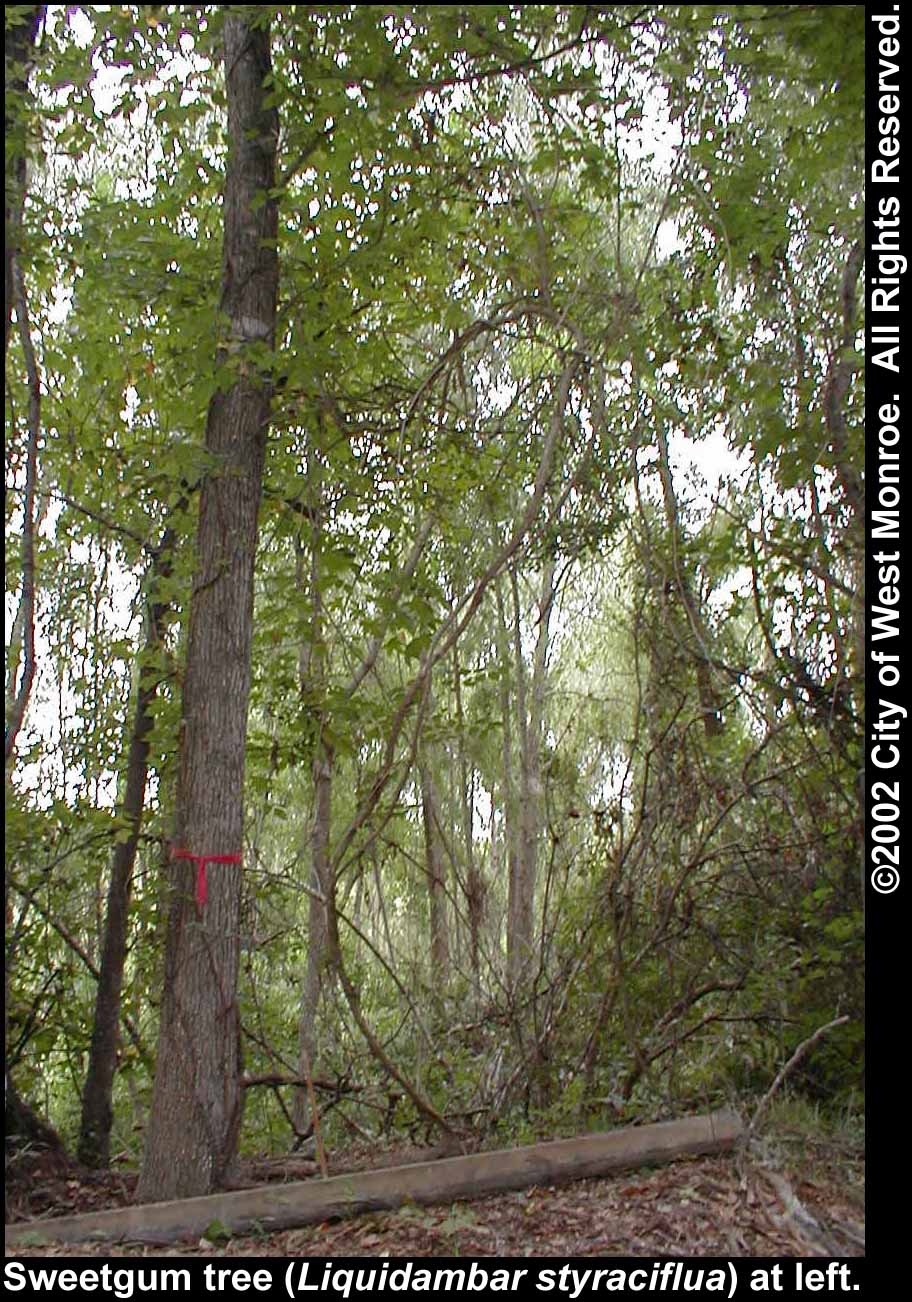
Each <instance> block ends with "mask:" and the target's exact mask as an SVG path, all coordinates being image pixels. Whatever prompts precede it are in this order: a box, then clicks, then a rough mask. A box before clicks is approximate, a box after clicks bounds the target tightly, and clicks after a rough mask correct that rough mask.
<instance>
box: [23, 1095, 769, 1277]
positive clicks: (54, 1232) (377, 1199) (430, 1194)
mask: <svg viewBox="0 0 912 1302" xmlns="http://www.w3.org/2000/svg"><path fill="white" fill-rule="evenodd" d="M743 1133H744V1127H743V1125H742V1123H741V1121H740V1119H739V1118H738V1117H737V1116H736V1115H735V1114H734V1113H732V1112H724V1111H723V1112H713V1113H711V1114H709V1115H708V1116H696V1117H684V1118H682V1119H681V1120H679V1121H661V1122H658V1123H656V1124H654V1125H649V1126H627V1127H624V1128H623V1129H620V1130H612V1131H609V1132H607V1133H603V1134H593V1135H584V1136H582V1137H581V1138H579V1139H557V1140H552V1141H550V1142H549V1143H545V1144H531V1145H529V1146H528V1147H525V1148H513V1149H504V1150H501V1151H498V1152H493V1153H473V1154H471V1155H469V1156H467V1157H446V1158H442V1159H441V1160H439V1161H436V1162H416V1163H414V1164H413V1165H411V1166H400V1167H396V1168H392V1169H390V1168H387V1169H384V1170H380V1171H358V1172H354V1173H352V1174H349V1175H336V1176H330V1177H329V1178H328V1179H325V1180H321V1179H313V1180H308V1181H303V1182H300V1183H297V1184H284V1185H278V1186H277V1185H269V1186H266V1187H265V1188H260V1189H253V1190H248V1189H245V1190H241V1191H239V1192H235V1193H222V1194H212V1195H210V1196H209V1197H204V1198H185V1199H182V1200H180V1201H177V1202H167V1203H147V1204H145V1205H143V1206H138V1207H125V1208H123V1209H120V1210H117V1211H107V1212H93V1213H91V1214H88V1215H84V1216H61V1217H59V1218H56V1219H52V1220H45V1221H26V1222H25V1223H23V1224H22V1225H13V1226H7V1229H6V1251H7V1255H15V1248H16V1245H17V1244H18V1245H21V1246H30V1247H31V1246H39V1245H41V1244H49V1243H80V1242H85V1241H88V1240H109V1239H110V1240H118V1239H126V1240H131V1241H134V1242H142V1243H172V1242H174V1241H175V1240H177V1239H186V1238H199V1237H201V1236H202V1235H203V1234H204V1233H205V1231H206V1229H207V1228H208V1227H210V1226H212V1225H213V1224H214V1223H218V1225H219V1227H220V1230H221V1232H222V1233H224V1232H226V1231H227V1232H230V1233H232V1234H244V1233H246V1232H248V1231H250V1230H253V1229H254V1228H256V1229H257V1230H258V1231H259V1232H263V1231H267V1232H268V1231H271V1230H273V1231H274V1230H287V1229H293V1228H295V1227H297V1226H300V1225H309V1224H313V1223H318V1222H320V1221H326V1220H331V1219H333V1218H341V1217H348V1216H356V1215H358V1214H359V1213H361V1212H370V1211H380V1210H389V1209H392V1208H396V1207H400V1206H401V1205H402V1204H403V1203H404V1202H407V1201H408V1202H414V1203H441V1202H442V1203H448V1202H454V1201H455V1200H457V1199H460V1198H463V1199H464V1198H478V1197H481V1196H482V1195H484V1194H491V1193H498V1192H501V1191H504V1190H508V1189H523V1188H526V1187H528V1186H530V1185H536V1184H539V1185H542V1184H544V1185H548V1184H557V1183H559V1182H561V1181H565V1180H583V1179H586V1178H589V1177H592V1176H604V1175H609V1174H610V1173H611V1172H613V1171H618V1170H621V1169H623V1168H625V1167H637V1166H654V1165H657V1164H660V1163H663V1162H672V1161H674V1159H675V1158H678V1157H682V1156H684V1155H685V1154H697V1153H721V1152H726V1151H728V1150H729V1149H731V1148H732V1147H733V1146H734V1144H735V1142H736V1141H737V1140H738V1139H739V1138H740V1137H741V1136H742V1134H743Z"/></svg>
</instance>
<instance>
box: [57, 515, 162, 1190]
mask: <svg viewBox="0 0 912 1302" xmlns="http://www.w3.org/2000/svg"><path fill="white" fill-rule="evenodd" d="M173 546H174V533H173V531H172V530H170V529H168V530H166V531H165V535H164V537H163V538H162V541H161V545H160V547H159V549H158V552H157V555H156V557H155V560H154V561H153V563H152V567H151V575H150V579H151V583H150V587H151V589H152V591H151V592H150V600H149V602H148V606H147V613H146V637H145V646H144V647H143V652H142V658H141V661H140V667H139V679H138V684H137V691H136V704H135V708H134V714H133V727H132V730H131V734H130V741H129V747H128V758H127V776H126V785H125V789H124V796H123V803H122V805H121V808H120V815H121V817H122V818H123V819H124V820H125V821H126V822H127V824H128V826H129V835H128V837H127V839H126V840H125V841H120V842H119V843H118V844H117V845H116V846H115V847H114V853H113V856H112V861H111V881H110V884H109V886H108V901H107V909H106V911H105V931H104V942H103V945H102V955H101V969H100V971H99V974H98V985H97V988H96V992H95V1020H94V1024H93V1027H92V1043H91V1046H90V1048H89V1066H88V1071H87V1073H86V1079H85V1085H84V1087H83V1092H82V1118H81V1121H80V1126H79V1146H78V1148H77V1156H78V1158H79V1160H80V1162H82V1163H84V1165H86V1166H90V1167H106V1166H107V1165H108V1162H109V1160H110V1155H111V1126H112V1124H113V1119H114V1114H113V1108H112V1103H111V1095H112V1091H113V1086H114V1071H115V1066H116V1060H117V1041H118V1028H119V1023H120V994H121V989H122V987H123V973H124V965H125V963H126V957H127V924H128V920H129V908H130V894H131V890H132V885H133V867H134V864H135V862H136V848H137V846H138V844H139V833H140V828H141V826H142V816H143V807H144V805H145V798H146V778H147V776H148V771H149V734H150V733H151V731H152V724H153V718H152V703H153V702H154V700H155V696H156V692H157V690H158V683H159V676H160V671H159V669H158V668H157V667H155V666H154V665H153V664H152V663H151V661H152V657H153V655H154V653H155V652H156V651H157V650H158V649H159V648H160V646H161V644H162V634H163V625H164V621H165V618H166V617H167V614H168V610H169V609H170V603H167V602H157V601H155V600H154V588H155V584H156V582H157V581H158V579H160V578H163V577H167V575H168V574H170V572H171V553H172V549H173Z"/></svg>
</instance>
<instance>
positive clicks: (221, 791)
mask: <svg viewBox="0 0 912 1302" xmlns="http://www.w3.org/2000/svg"><path fill="white" fill-rule="evenodd" d="M256 22H257V25H256V26H253V25H251V20H248V18H247V17H246V16H245V11H244V10H240V9H239V10H234V9H229V10H228V11H227V12H226V15H225V20H224V60H225V80H226V90H227V103H228V162H227V168H226V174H225V202H224V214H225V216H224V222H225V230H224V252H223V278H222V300H221V315H222V318H223V319H224V321H225V330H226V332H227V334H228V337H227V338H225V339H224V340H223V343H222V346H221V348H220V351H219V356H218V359H217V360H218V363H219V365H220V366H221V367H227V366H231V367H232V368H233V369H234V371H235V375H236V378H235V380H234V382H233V383H232V384H231V385H230V386H229V387H228V388H227V389H225V390H220V391H218V392H216V393H215V394H214V396H213V398H212V401H211V403H210V407H209V416H208V421H207V425H206V447H207V450H208V452H209V454H210V456H211V457H212V459H213V461H214V462H216V463H217V464H218V467H219V468H218V470H217V472H214V473H212V474H211V475H209V476H207V477H206V478H205V479H204V480H203V484H202V488H201V492H200V508H199V524H198V533H197V559H196V577H195V580H194V586H193V592H192V594H191V598H190V620H189V635H188V645H187V667H186V672H185V678H184V690H183V718H182V722H181V728H182V736H181V751H180V773H179V779H178V793H177V816H176V819H175V824H176V827H177V838H178V839H177V845H176V846H175V849H176V850H178V851H179V852H180V853H181V854H184V855H187V854H190V855H196V856H209V855H220V856H237V857H238V858H237V861H236V862H224V863H218V864H213V865H210V868H209V876H210V878H211V880H210V881H209V882H208V900H207V901H205V902H203V899H202V898H200V899H199V900H197V901H195V900H194V890H193V887H194V878H195V876H196V873H195V869H197V868H199V869H200V870H201V871H205V865H204V864H197V863H188V862H187V861H186V860H185V859H176V860H175V862H174V863H173V865H172V871H171V874H170V881H169V885H170V892H169V893H170V901H169V915H168V935H167V941H166V950H165V989H164V994H163V998H162V1012H161V1031H160V1039H159V1051H158V1067H157V1071H156V1075H155V1086H154V1090H153V1097H152V1110H151V1114H150V1118H149V1127H148V1132H147V1136H146V1148H145V1154H144V1160H143V1169H142V1174H141V1176H140V1182H139V1191H138V1192H139V1197H140V1198H141V1199H143V1200H160V1199H166V1198H181V1197H183V1198H187V1197H192V1196H194V1195H200V1194H206V1193H209V1192H211V1191H212V1190H213V1189H215V1188H217V1187H219V1186H220V1185H221V1184H223V1183H224V1180H225V1178H226V1176H227V1175H228V1173H229V1171H230V1168H231V1167H232V1164H233V1161H234V1158H235V1153H236V1148H237V1140H238V1134H239V1128H240V1119H241V1103H242V1092H241V1085H240V1026H239V1017H238V1007H237V974H238V960H239V914H240V901H241V865H240V853H241V849H242V837H243V830H244V829H243V798H244V749H245V741H246V731H247V705H248V697H249V693H250V654H251V639H252V625H253V572H254V559H255V554H256V543H257V514H258V509H259V503H260V496H261V490H262V477H263V462H264V455H265V445H266V433H267V428H268V424H269V408H270V397H271V373H264V372H263V371H262V369H258V368H262V365H263V354H264V350H267V351H269V352H271V350H272V349H273V348H274V342H275V321H276V298H277V289H278V254H277V249H276V238H277V228H278V216H277V207H276V200H275V197H274V187H275V156H276V146H277V138H278V115H277V113H276V111H275V109H274V108H271V107H267V106H266V102H265V101H266V100H267V98H268V97H269V96H271V95H272V91H271V89H270V88H268V87H265V86H264V79H265V78H266V77H267V76H268V75H269V74H270V72H271V59H270V52H269V30H268V27H267V26H266V25H265V24H260V22H259V20H258V19H257V20H256Z"/></svg>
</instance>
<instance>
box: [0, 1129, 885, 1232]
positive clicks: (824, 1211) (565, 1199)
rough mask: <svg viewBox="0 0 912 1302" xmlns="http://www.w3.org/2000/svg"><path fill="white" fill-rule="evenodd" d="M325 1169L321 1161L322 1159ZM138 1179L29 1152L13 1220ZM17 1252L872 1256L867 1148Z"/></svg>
mask: <svg viewBox="0 0 912 1302" xmlns="http://www.w3.org/2000/svg"><path fill="white" fill-rule="evenodd" d="M425 1156H427V1154H426V1153H424V1152H423V1151H422V1150H416V1149H414V1148H410V1149H396V1150H389V1149H387V1150H384V1151H382V1152H381V1151H378V1150H376V1149H374V1150H368V1149H367V1148H364V1149H361V1150H357V1151H355V1150H352V1151H349V1152H347V1153H345V1154H340V1155H339V1156H338V1158H337V1159H336V1161H335V1162H334V1163H333V1164H332V1166H331V1168H330V1173H331V1174H341V1173H343V1172H346V1171H358V1170H365V1169H368V1168H371V1167H383V1166H395V1165H401V1164H403V1163H404V1162H414V1161H421V1160H424V1158H425ZM305 1171H306V1164H303V1163H302V1162H301V1161H300V1160H298V1161H297V1162H290V1161H289V1162H287V1163H282V1162H278V1161H273V1162H272V1163H270V1162H259V1163H251V1164H249V1166H248V1169H247V1172H246V1174H247V1175H248V1176H250V1177H252V1178H251V1179H249V1181H245V1183H249V1184H251V1185H252V1184H253V1183H254V1182H255V1180H256V1179H259V1180H260V1181H262V1180H263V1176H264V1174H265V1173H269V1174H271V1175H273V1176H274V1177H276V1178H279V1179H286V1180H287V1179H300V1178H301V1177H302V1174H304V1173H305ZM314 1174H315V1176H316V1170H315V1168H314ZM134 1186H135V1176H134V1175H131V1174H129V1173H126V1172H119V1173H116V1172H112V1173H110V1174H107V1173H106V1174H99V1173H93V1172H86V1171H84V1170H79V1169H78V1168H75V1167H72V1166H67V1165H64V1164H63V1163H62V1162H61V1161H60V1160H56V1161H46V1162H44V1163H42V1160H41V1157H40V1155H37V1154H36V1155H34V1156H33V1157H31V1159H29V1160H23V1159H22V1158H21V1157H20V1158H19V1159H17V1161H16V1163H15V1164H14V1169H12V1170H11V1169H10V1168H9V1167H8V1168H7V1190H6V1201H7V1206H6V1211H7V1221H8V1222H21V1221H23V1220H31V1219H35V1218H39V1219H44V1218H45V1217H49V1216H66V1215H75V1214H77V1213H82V1212H91V1211H101V1210H103V1209H106V1208H112V1207H123V1206H126V1205H128V1204H129V1203H130V1202H131V1201H132V1195H133V1189H134ZM16 1255H17V1256H23V1257H25V1256H58V1255H60V1256H72V1255H80V1256H103V1257H142V1256H163V1255H164V1256H218V1257H489V1256H497V1257H501V1256H504V1257H516V1256H534V1257H613V1256H635V1257H640V1256H642V1257H655V1256H675V1257H678V1256H688V1257H709V1256H714V1257H754V1256H762V1257H777V1256H784V1257H806V1256H841V1257H854V1256H863V1255H864V1143H863V1140H859V1139H858V1138H854V1139H847V1138H846V1137H844V1136H843V1137H838V1138H834V1137H833V1136H820V1137H814V1136H810V1135H808V1134H807V1133H806V1132H803V1131H797V1132H796V1133H793V1134H789V1133H788V1131H787V1130H785V1131H784V1130H782V1129H780V1130H778V1131H777V1132H776V1134H775V1136H767V1137H766V1138H764V1139H763V1140H761V1141H754V1143H753V1145H752V1147H751V1149H750V1151H741V1152H739V1153H737V1154H735V1155H733V1156H727V1157H698V1158H692V1159H687V1160H679V1161H677V1162H675V1163H673V1164H672V1165H669V1166H663V1167H658V1168H653V1169H649V1170H646V1169H640V1170H635V1171H628V1172H625V1173H621V1174H619V1175H615V1176H613V1177H611V1178H606V1179H589V1180H580V1181H576V1182H574V1183H570V1184H563V1185H560V1186H546V1187H541V1186H535V1187H533V1188H529V1189H523V1190H520V1191H518V1192H514V1193H505V1194H497V1195H493V1196H488V1197H485V1198H479V1199H476V1200H475V1201H473V1202H459V1203H453V1204H450V1205H447V1206H439V1207H418V1206H415V1205H407V1206H405V1207H402V1208H400V1209H399V1210H398V1211H394V1212H382V1213H376V1212H375V1213H369V1214H365V1215H362V1216H357V1217H354V1218H352V1219H351V1220H344V1221H332V1222H327V1223H324V1224H322V1225H311V1226H306V1227H304V1228H301V1229H296V1230H286V1231H282V1232H277V1233H273V1234H260V1235H256V1236H238V1237H234V1238H231V1239H230V1240H228V1241H227V1242H218V1243H210V1242H209V1241H207V1240H206V1239H202V1240H200V1239H195V1240H194V1241H192V1242H179V1243H176V1244H173V1245H171V1246H170V1247H168V1248H162V1247H150V1246H149V1245H146V1244H141V1243H120V1244H117V1245H112V1244H81V1245H63V1246H59V1247H47V1246H42V1247H37V1246H36V1247H28V1248H24V1247H23V1248H17V1250H16Z"/></svg>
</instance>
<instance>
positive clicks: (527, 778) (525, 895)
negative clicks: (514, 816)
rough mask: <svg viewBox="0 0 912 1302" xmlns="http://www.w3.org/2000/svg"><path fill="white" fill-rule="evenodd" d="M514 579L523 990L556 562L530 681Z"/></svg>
mask: <svg viewBox="0 0 912 1302" xmlns="http://www.w3.org/2000/svg"><path fill="white" fill-rule="evenodd" d="M512 583H513V641H514V645H513V651H514V673H515V677H516V716H517V731H518V734H519V754H520V763H519V853H518V855H517V858H516V862H515V871H513V872H511V874H510V904H509V931H508V943H507V969H508V978H509V984H510V988H511V989H513V990H514V991H515V990H516V989H518V987H519V985H520V983H521V981H522V978H523V976H524V975H525V974H526V973H527V972H528V968H529V963H530V961H531V958H532V942H533V937H534V932H535V885H536V878H537V876H538V848H539V846H538V843H539V838H540V834H541V826H542V803H543V800H544V791H543V787H542V778H541V735H542V722H543V719H544V699H545V686H546V670H547V657H548V643H549V629H550V622H551V612H552V609H553V607H554V562H553V561H548V562H546V564H545V569H544V571H543V573H542V581H541V596H540V599H539V603H538V620H537V629H538V634H537V637H536V640H535V649H534V652H533V660H532V680H531V684H530V683H529V682H528V681H527V674H526V664H525V658H524V656H523V647H522V634H521V627H520V619H521V612H520V604H519V585H518V582H517V578H516V573H515V571H514V572H513V575H512Z"/></svg>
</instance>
